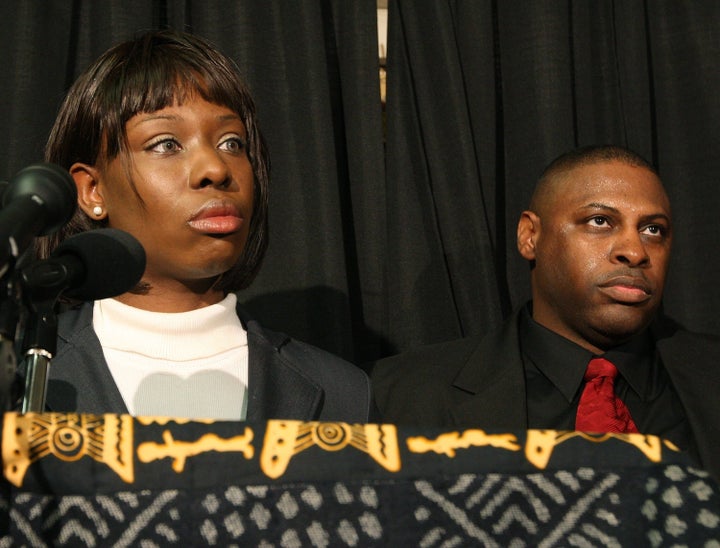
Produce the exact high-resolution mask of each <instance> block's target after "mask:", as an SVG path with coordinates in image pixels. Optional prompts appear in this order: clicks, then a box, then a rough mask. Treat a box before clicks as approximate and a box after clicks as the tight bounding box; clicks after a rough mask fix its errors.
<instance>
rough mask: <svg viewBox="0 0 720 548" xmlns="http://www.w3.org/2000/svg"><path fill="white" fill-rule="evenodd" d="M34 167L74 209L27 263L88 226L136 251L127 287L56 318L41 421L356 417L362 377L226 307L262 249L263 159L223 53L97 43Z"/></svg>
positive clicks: (241, 89)
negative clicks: (71, 191) (140, 268)
mask: <svg viewBox="0 0 720 548" xmlns="http://www.w3.org/2000/svg"><path fill="white" fill-rule="evenodd" d="M46 160H47V161H48V162H52V163H55V164H59V165H60V166H62V167H64V168H66V169H67V170H68V171H69V172H70V174H71V175H72V177H73V179H74V181H75V184H76V186H77V190H78V206H79V207H78V210H77V212H76V214H75V216H74V217H73V219H72V221H71V222H70V223H68V224H67V225H66V226H65V227H64V228H63V229H62V230H61V231H59V232H58V233H56V234H54V235H52V236H50V237H47V238H44V239H40V240H39V243H38V255H39V257H40V258H45V257H47V256H49V254H50V253H51V252H52V250H53V249H55V248H56V247H57V246H58V245H59V243H60V242H61V241H63V240H64V239H65V238H67V237H69V236H71V235H73V234H77V233H79V232H83V231H87V230H93V229H96V228H102V227H110V228H117V229H121V230H125V231H127V232H129V233H130V234H132V235H133V236H135V238H137V239H138V240H139V241H140V243H141V244H142V245H143V247H144V248H145V252H146V255H147V266H146V270H145V273H144V275H143V278H142V280H141V282H140V284H139V285H138V286H137V287H136V288H135V289H133V290H132V291H130V292H128V293H125V294H123V295H120V296H117V297H115V298H112V299H103V300H99V301H95V302H86V303H82V304H81V305H80V306H79V307H77V308H74V309H72V310H69V311H66V312H64V313H62V314H60V317H59V326H58V351H57V354H56V355H55V357H54V358H53V360H52V367H51V374H50V383H49V386H48V393H47V406H48V407H49V408H50V410H52V411H61V412H67V411H77V412H84V413H107V412H115V413H125V412H129V413H130V414H133V415H165V416H175V417H190V418H214V419H228V420H267V419H271V418H287V419H299V420H323V421H328V420H330V421H346V422H368V420H370V419H371V409H373V408H374V407H373V404H372V397H371V392H370V388H369V382H368V379H367V376H366V375H365V374H364V372H362V370H360V369H359V368H357V367H355V366H353V365H351V364H349V363H347V362H344V361H342V360H341V359H339V358H337V357H335V356H332V355H330V354H328V353H326V352H323V351H321V350H319V349H317V348H314V347H311V346H309V345H306V344H303V343H301V342H298V341H295V340H292V339H290V338H289V337H287V336H285V335H282V334H279V333H274V332H270V331H267V330H264V329H263V328H262V327H260V326H259V325H258V324H257V322H255V321H253V320H252V319H251V318H249V317H248V316H247V315H246V314H245V313H244V312H243V311H242V310H241V309H240V308H238V307H237V303H236V296H235V293H234V292H235V291H238V290H241V289H243V288H245V287H247V286H248V285H249V284H250V282H251V281H252V280H253V278H254V277H255V275H256V273H257V271H258V269H259V267H260V263H261V261H262V257H263V255H264V253H265V249H266V247H267V203H268V200H267V193H268V181H269V176H268V171H269V160H268V155H267V151H266V148H265V145H264V141H263V138H262V136H261V134H260V131H259V129H258V126H257V122H256V119H255V107H254V103H253V100H252V98H251V96H250V94H249V92H248V90H247V89H246V87H245V85H244V84H243V83H242V81H241V79H240V77H239V75H238V72H237V69H236V67H235V66H234V64H233V63H232V61H230V60H229V59H228V58H227V57H226V56H224V55H223V54H221V53H220V52H219V51H217V50H216V49H215V48H214V47H213V46H212V45H210V44H209V43H208V42H206V41H205V40H203V39H201V38H199V37H197V36H193V35H190V34H184V33H178V32H174V31H153V32H149V33H146V34H144V35H142V36H140V37H139V38H137V39H135V40H131V41H128V42H125V43H122V44H119V45H117V46H115V47H113V48H111V49H110V50H108V51H107V52H106V53H104V54H103V55H102V56H101V57H100V58H99V59H98V60H97V61H96V62H95V63H94V64H93V65H92V66H90V67H89V68H88V69H87V70H86V71H85V72H84V73H83V74H82V75H81V76H80V77H79V78H78V80H77V81H76V82H75V84H74V85H73V86H72V88H71V89H70V91H69V92H68V95H67V97H66V99H65V101H64V103H63V105H62V106H61V109H60V113H59V115H58V117H57V120H56V122H55V125H54V127H53V129H52V131H51V134H50V137H49V140H48V143H47V147H46Z"/></svg>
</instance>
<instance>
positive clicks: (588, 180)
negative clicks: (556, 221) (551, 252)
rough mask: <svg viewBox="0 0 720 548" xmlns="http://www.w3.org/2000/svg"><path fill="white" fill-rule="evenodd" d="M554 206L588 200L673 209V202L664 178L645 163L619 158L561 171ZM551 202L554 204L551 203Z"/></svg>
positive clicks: (553, 190)
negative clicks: (669, 197)
mask: <svg viewBox="0 0 720 548" xmlns="http://www.w3.org/2000/svg"><path fill="white" fill-rule="evenodd" d="M548 190H550V193H549V194H550V196H548V198H550V200H549V201H550V203H551V206H552V207H553V208H556V207H560V208H563V207H564V206H567V205H570V204H571V203H572V204H573V205H574V206H575V207H577V206H578V204H585V203H588V204H590V203H607V204H608V205H612V204H615V205H616V206H620V205H622V206H624V207H628V206H629V207H641V206H642V207H646V208H651V209H652V208H656V209H658V210H659V212H664V213H666V214H668V213H669V210H670V203H669V200H668V197H667V194H666V192H665V189H664V188H663V185H662V182H661V181H660V179H659V178H658V177H657V175H655V174H654V173H653V172H652V171H650V170H649V169H647V168H645V167H641V166H633V165H630V164H626V163H623V162H619V161H612V162H595V163H592V164H585V165H580V166H576V167H574V168H571V169H569V170H566V171H565V172H564V173H560V174H558V175H557V176H556V177H555V178H554V181H553V182H552V185H551V188H550V189H548ZM548 205H550V204H548Z"/></svg>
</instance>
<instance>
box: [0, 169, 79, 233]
mask: <svg viewBox="0 0 720 548" xmlns="http://www.w3.org/2000/svg"><path fill="white" fill-rule="evenodd" d="M23 198H32V199H33V200H35V201H37V202H38V203H40V204H42V211H43V228H42V231H41V232H40V233H39V234H33V236H36V235H40V236H43V235H47V234H52V233H53V232H55V231H56V230H58V229H59V228H60V227H62V226H63V225H64V224H65V223H67V222H68V221H69V220H70V219H71V218H72V216H73V214H74V213H75V209H76V208H77V187H76V186H75V181H74V180H73V178H72V176H71V175H70V173H69V172H68V171H67V170H66V169H63V168H62V167H60V166H58V165H56V164H51V163H47V162H45V163H39V164H33V165H30V166H27V167H25V168H23V169H21V170H20V171H18V172H17V173H16V174H15V176H14V177H13V178H12V180H11V181H10V182H9V183H7V185H6V187H5V188H4V189H3V192H2V204H3V207H6V206H8V205H9V204H10V203H11V202H13V200H20V199H23Z"/></svg>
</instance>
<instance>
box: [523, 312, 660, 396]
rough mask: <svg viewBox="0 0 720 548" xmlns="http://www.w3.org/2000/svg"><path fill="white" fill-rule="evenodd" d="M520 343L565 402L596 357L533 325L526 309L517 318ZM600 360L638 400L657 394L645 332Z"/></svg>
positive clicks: (651, 353) (551, 332) (653, 368)
mask: <svg viewBox="0 0 720 548" xmlns="http://www.w3.org/2000/svg"><path fill="white" fill-rule="evenodd" d="M520 340H521V341H522V346H523V348H522V351H523V354H524V355H525V356H526V357H527V358H529V359H530V361H531V362H532V363H533V365H535V367H537V369H538V370H539V371H540V372H541V373H542V374H543V375H545V376H546V377H547V378H548V379H549V380H550V382H552V383H553V384H554V385H555V387H556V388H557V389H558V390H559V391H560V392H561V393H562V394H563V396H564V397H565V398H566V399H567V401H568V402H571V401H573V399H574V398H575V395H576V394H577V392H578V389H579V388H580V385H581V384H582V381H583V375H584V374H585V369H586V368H587V365H588V363H589V362H590V360H591V359H592V358H593V357H598V356H596V355H594V354H593V353H592V352H590V351H589V350H586V349H584V348H582V347H581V346H579V345H577V344H575V343H574V342H572V341H570V340H569V339H566V338H565V337H563V336H561V335H558V334H557V333H555V332H554V331H551V330H550V329H547V328H546V327H544V326H542V325H540V324H539V323H537V322H536V321H535V320H533V318H532V316H531V314H530V307H529V306H527V307H525V308H524V309H523V310H522V313H521V315H520ZM602 357H603V358H605V359H607V360H609V361H611V362H612V363H613V364H614V365H615V367H617V368H618V371H619V372H620V375H621V376H622V377H623V378H624V379H625V381H626V382H627V383H628V385H629V386H630V388H631V389H632V390H634V391H635V392H636V393H637V394H638V396H639V397H640V399H641V400H646V399H649V398H651V397H653V396H654V395H655V392H657V391H658V390H659V385H660V383H659V382H656V381H657V378H656V377H657V375H658V369H659V368H657V367H653V365H654V360H655V353H654V351H653V343H652V338H651V337H650V335H649V333H647V331H644V332H642V333H640V334H639V335H638V336H636V337H633V338H632V339H631V340H630V341H628V342H626V343H624V344H622V345H619V346H617V347H614V348H612V349H610V350H608V351H607V352H605V354H603V355H602Z"/></svg>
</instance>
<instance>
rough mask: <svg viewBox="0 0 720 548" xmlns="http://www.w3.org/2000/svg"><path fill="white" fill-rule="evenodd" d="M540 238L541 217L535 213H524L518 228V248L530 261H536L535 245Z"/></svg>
mask: <svg viewBox="0 0 720 548" xmlns="http://www.w3.org/2000/svg"><path fill="white" fill-rule="evenodd" d="M539 236H540V217H538V216H537V214H535V213H534V212H533V211H523V212H522V214H521V215H520V220H519V221H518V227H517V248H518V251H519V252H520V255H522V256H523V258H525V259H527V260H528V261H534V260H535V245H536V243H537V239H538V237H539Z"/></svg>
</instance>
